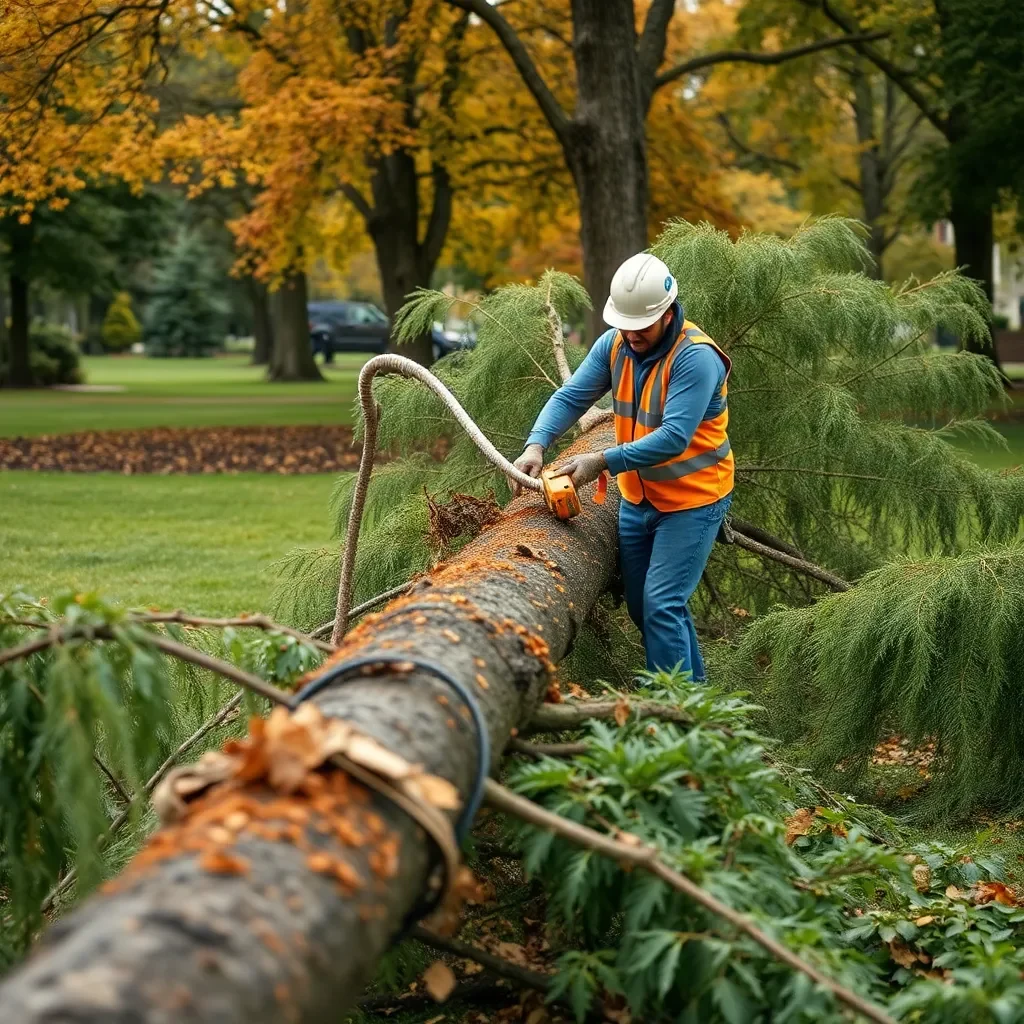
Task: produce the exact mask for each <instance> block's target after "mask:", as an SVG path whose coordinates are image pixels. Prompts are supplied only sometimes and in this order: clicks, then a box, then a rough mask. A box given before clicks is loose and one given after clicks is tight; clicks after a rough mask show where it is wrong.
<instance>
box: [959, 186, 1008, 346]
mask: <svg viewBox="0 0 1024 1024" xmlns="http://www.w3.org/2000/svg"><path fill="white" fill-rule="evenodd" d="M949 219H950V222H951V223H952V225H953V241H954V244H955V246H956V265H957V266H958V267H962V268H963V270H964V273H965V274H966V275H967V276H968V277H973V278H974V279H975V280H976V281H977V282H978V283H979V284H980V285H981V287H982V288H983V289H984V291H985V295H986V296H987V297H988V300H989V302H990V303H991V302H992V300H993V298H994V295H993V291H994V288H993V281H992V246H993V244H994V242H995V234H994V227H993V223H992V201H991V199H989V197H988V196H987V195H986V193H985V192H984V191H979V190H978V188H977V185H976V183H972V182H971V181H970V180H969V179H967V178H965V177H964V176H963V175H960V174H957V175H956V177H955V178H954V180H953V185H952V188H951V190H950V209H949ZM963 344H964V348H965V349H966V350H967V351H969V352H978V353H980V354H982V355H986V356H988V357H989V358H990V359H992V360H993V362H995V364H996V365H997V366H998V365H999V357H998V355H997V353H996V349H995V343H994V339H993V336H992V331H991V324H990V327H989V335H988V337H987V338H986V339H985V340H984V341H982V342H981V343H980V344H979V342H977V341H975V340H972V339H964V342H963Z"/></svg>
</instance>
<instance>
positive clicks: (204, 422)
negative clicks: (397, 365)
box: [0, 354, 369, 437]
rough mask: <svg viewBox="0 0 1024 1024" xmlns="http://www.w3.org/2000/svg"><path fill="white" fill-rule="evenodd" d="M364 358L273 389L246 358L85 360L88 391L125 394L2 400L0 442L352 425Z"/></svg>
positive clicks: (28, 394) (20, 394) (35, 394)
mask: <svg viewBox="0 0 1024 1024" xmlns="http://www.w3.org/2000/svg"><path fill="white" fill-rule="evenodd" d="M368 358H369V357H368V356H365V355H355V354H353V355H343V356H338V357H336V360H335V365H333V366H330V367H325V368H323V371H324V373H325V376H326V377H327V381H326V382H308V383H301V384H270V383H268V382H267V381H265V380H264V379H263V375H264V370H263V368H261V367H258V366H250V365H249V363H248V356H245V355H226V356H218V357H217V358H215V359H147V358H146V357H144V356H86V357H85V358H84V359H83V361H82V362H83V368H84V370H85V378H86V383H87V384H101V385H115V386H119V387H123V388H124V390H123V391H119V392H115V393H110V392H102V393H81V392H68V391H14V392H10V391H9V392H4V393H3V394H2V396H0V437H15V436H18V435H23V436H25V435H34V434H65V433H72V432H74V431H79V430H127V429H131V428H139V427H213V426H255V425H260V426H278V425H288V424H316V423H351V422H352V412H353V400H354V397H355V386H356V378H357V376H358V374H359V368H360V367H361V366H362V365H363V363H364V362H366V360H367V359H368Z"/></svg>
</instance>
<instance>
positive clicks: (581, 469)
mask: <svg viewBox="0 0 1024 1024" xmlns="http://www.w3.org/2000/svg"><path fill="white" fill-rule="evenodd" d="M607 468H608V461H607V460H606V459H605V457H604V452H589V453H587V454H586V455H574V456H573V457H572V458H571V459H566V460H565V462H560V463H559V464H558V465H557V466H556V467H555V468H554V470H553V472H554V473H556V474H557V475H559V476H562V475H563V474H564V475H566V476H568V477H570V478H571V479H572V485H573V487H575V488H576V489H577V490H579V488H581V487H585V486H586V485H587V484H590V483H593V482H594V481H595V480H596V479H597V478H598V477H599V476H600V475H601V474H602V473H603V472H604V471H605V470H606V469H607Z"/></svg>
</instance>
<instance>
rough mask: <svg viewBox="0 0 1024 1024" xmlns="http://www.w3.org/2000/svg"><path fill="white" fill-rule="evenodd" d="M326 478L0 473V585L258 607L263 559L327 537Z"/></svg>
mask: <svg viewBox="0 0 1024 1024" xmlns="http://www.w3.org/2000/svg"><path fill="white" fill-rule="evenodd" d="M334 479H335V478H334V476H333V475H330V474H319V475H311V476H288V477H281V476H276V475H271V474H256V473H247V474H239V475H238V476H145V477H142V476H140V477H125V476H121V475H119V474H114V473H97V474H90V475H83V474H70V473H69V474H59V473H39V474H35V473H0V552H3V557H2V558H0V591H4V590H9V589H10V588H11V587H13V586H14V585H16V584H21V585H23V586H24V587H25V588H26V589H27V590H28V591H29V592H30V593H33V594H35V595H37V596H43V595H48V594H52V593H54V592H56V591H57V590H59V589H62V588H64V587H73V588H74V589H75V590H79V591H87V590H99V591H100V592H101V593H103V594H105V595H106V596H107V597H109V598H111V599H113V600H115V601H118V602H122V603H125V604H129V605H142V606H148V605H160V606H162V607H165V608H176V607H182V608H186V609H188V610H189V611H192V612H195V613H197V614H208V615H228V614H234V613H237V612H241V611H262V610H264V609H265V608H266V607H267V601H268V598H269V596H270V591H271V586H272V582H273V581H272V578H271V574H270V573H269V572H268V566H269V564H270V563H271V562H273V561H274V560H275V559H277V558H280V557H281V556H282V555H284V554H285V553H287V552H288V551H289V550H290V549H291V548H293V547H297V546H309V545H317V544H324V543H327V542H328V540H329V538H330V527H329V524H328V521H327V499H328V496H329V495H330V492H331V488H332V487H333V485H334Z"/></svg>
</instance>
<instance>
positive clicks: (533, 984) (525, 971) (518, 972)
mask: <svg viewBox="0 0 1024 1024" xmlns="http://www.w3.org/2000/svg"><path fill="white" fill-rule="evenodd" d="M409 935H410V937H411V938H414V939H416V941H417V942H422V943H424V944H425V945H427V946H432V947H433V948H434V949H438V950H440V951H441V952H442V953H451V954H452V955H453V956H458V957H462V959H463V960H474V961H475V962H476V963H478V964H482V965H483V966H484V967H486V968H487V970H489V971H490V972H491V974H496V975H497V976H498V977H499V978H507V979H508V980H509V981H512V982H515V983H516V984H517V985H521V986H523V987H524V988H534V989H537V990H538V991H539V992H547V990H548V989H549V988H550V987H551V978H550V976H549V975H547V974H541V973H540V971H531V970H530V969H529V968H528V967H520V966H519V965H518V964H514V963H511V962H510V961H508V960H505V959H503V958H502V957H500V956H495V955H494V954H493V953H488V952H487V950H485V949H480V948H479V947H478V946H471V945H470V944H469V943H468V942H460V941H459V940H458V939H448V938H445V937H444V936H442V935H438V934H437V932H432V931H431V930H430V929H429V928H424V927H423V926H422V925H417V926H416V927H415V928H413V930H412V931H411V932H410V933H409Z"/></svg>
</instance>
